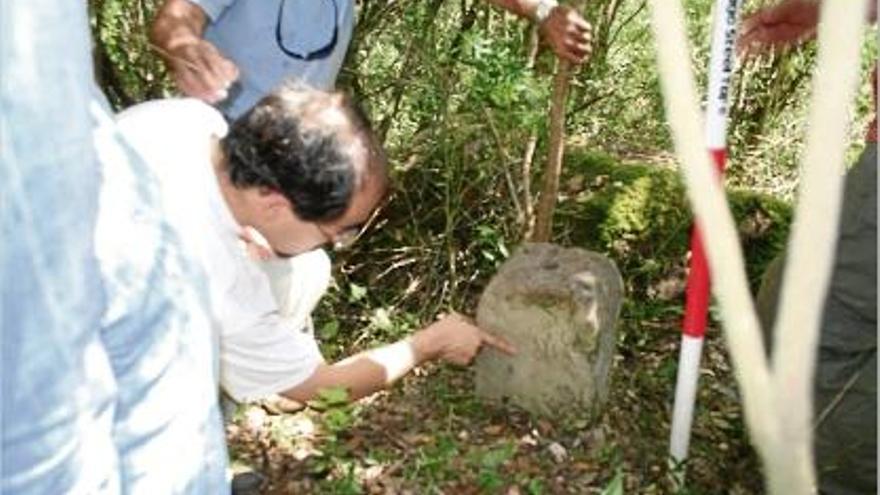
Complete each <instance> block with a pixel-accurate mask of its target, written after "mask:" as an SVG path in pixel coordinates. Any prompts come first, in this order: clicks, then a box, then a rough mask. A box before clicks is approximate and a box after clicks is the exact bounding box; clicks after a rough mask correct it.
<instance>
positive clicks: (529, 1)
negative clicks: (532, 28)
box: [489, 0, 592, 64]
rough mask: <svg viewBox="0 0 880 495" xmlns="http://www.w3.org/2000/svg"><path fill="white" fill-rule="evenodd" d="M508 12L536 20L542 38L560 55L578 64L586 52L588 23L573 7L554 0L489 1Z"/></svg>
mask: <svg viewBox="0 0 880 495" xmlns="http://www.w3.org/2000/svg"><path fill="white" fill-rule="evenodd" d="M489 2H490V3H493V4H495V5H497V6H499V7H501V8H503V9H505V10H507V11H509V12H512V13H514V14H516V15H518V16H520V17H524V18H527V19H530V20H533V21H536V22H540V24H539V29H540V31H541V34H542V35H543V36H544V39H545V40H547V43H548V44H549V45H550V47H551V48H553V51H554V52H556V55H558V56H559V57H560V58H563V59H565V60H568V61H569V62H573V63H576V64H579V63H581V62H583V61H584V60H585V59H586V58H587V57H588V56H589V55H590V50H591V46H590V45H591V43H592V33H591V27H590V24H589V23H588V22H587V21H586V20H585V19H584V18H583V17H582V16H581V15H580V14H579V13H578V12H577V11H575V10H574V9H572V8H570V7H566V6H564V5H557V4H556V0H489Z"/></svg>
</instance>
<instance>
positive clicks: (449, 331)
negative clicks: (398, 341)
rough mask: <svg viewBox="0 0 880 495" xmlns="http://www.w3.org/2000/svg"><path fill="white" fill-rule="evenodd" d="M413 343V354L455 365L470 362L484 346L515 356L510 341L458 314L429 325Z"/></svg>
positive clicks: (417, 335) (419, 333)
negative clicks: (414, 348) (484, 329)
mask: <svg viewBox="0 0 880 495" xmlns="http://www.w3.org/2000/svg"><path fill="white" fill-rule="evenodd" d="M415 340H416V343H415V347H416V352H417V354H418V355H420V357H421V358H422V359H442V360H444V361H448V362H450V363H453V364H458V365H466V364H469V363H470V362H471V361H473V360H474V358H475V357H476V355H477V353H478V352H479V351H480V348H481V347H482V346H483V345H489V346H492V347H494V348H496V349H498V350H499V351H501V352H503V353H505V354H510V355H513V354H515V353H516V350H515V349H514V348H513V346H512V345H510V343H509V342H507V341H506V340H504V339H502V338H501V337H496V336H494V335H492V334H489V333H486V332H484V331H483V330H481V329H480V328H479V327H477V326H476V325H475V324H474V322H473V321H472V320H471V319H470V318H467V317H464V316H462V315H460V314H458V313H452V314H450V315H447V316H444V317H442V318H441V319H440V320H438V321H437V322H435V323H433V324H431V325H429V326H428V327H427V328H425V329H424V330H422V331H420V332H418V333H417V334H416V335H415Z"/></svg>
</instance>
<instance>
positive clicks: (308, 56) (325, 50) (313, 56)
mask: <svg viewBox="0 0 880 495" xmlns="http://www.w3.org/2000/svg"><path fill="white" fill-rule="evenodd" d="M311 1H316V0H311ZM324 1H325V2H328V1H329V2H330V3H331V4H332V5H333V36H332V37H331V38H330V41H329V42H328V43H327V44H326V45H324V46H323V47H321V48H318V49H317V50H314V51H311V52H306V53H298V52H297V51H295V50H293V49H291V48H289V47H288V46H287V45H285V44H284V37H283V36H282V35H281V21H282V19H283V18H284V4H285V3H287V0H281V2H279V5H278V19H277V20H276V22H275V44H277V45H278V49H279V50H281V51H282V52H284V54H285V55H287V56H288V57H292V58H295V59H298V60H305V61H310V60H318V59H322V58H326V57H328V56H329V55H330V53H331V52H332V51H333V48H334V47H335V46H336V38H337V37H338V34H339V27H338V25H337V19H339V17H338V16H339V7H338V6H337V5H336V0H324Z"/></svg>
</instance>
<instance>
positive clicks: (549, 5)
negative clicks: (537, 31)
mask: <svg viewBox="0 0 880 495" xmlns="http://www.w3.org/2000/svg"><path fill="white" fill-rule="evenodd" d="M558 5H559V3H558V2H557V1H556V0H538V5H537V6H536V7H535V14H534V17H535V23H536V24H541V23H542V22H544V20H546V19H547V18H548V17H550V11H552V10H553V9H554V8H555V7H556V6H558Z"/></svg>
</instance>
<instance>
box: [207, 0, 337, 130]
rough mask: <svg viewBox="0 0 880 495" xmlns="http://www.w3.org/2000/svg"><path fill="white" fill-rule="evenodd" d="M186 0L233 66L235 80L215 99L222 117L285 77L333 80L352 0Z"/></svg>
mask: <svg viewBox="0 0 880 495" xmlns="http://www.w3.org/2000/svg"><path fill="white" fill-rule="evenodd" d="M191 1H192V2H193V3H195V4H197V5H199V6H200V7H201V8H202V9H203V10H204V11H205V14H206V15H207V16H208V18H209V19H210V22H209V23H208V26H207V28H206V29H205V39H206V40H208V41H210V42H211V43H213V44H214V45H215V46H216V47H217V48H218V49H219V50H220V51H221V52H222V53H223V54H224V55H225V56H226V57H227V58H229V59H230V60H232V61H233V62H234V63H235V64H236V65H237V66H238V69H239V80H238V84H236V85H235V86H233V88H232V89H231V90H230V96H229V98H227V99H226V100H225V101H223V102H222V103H220V104H219V105H218V108H219V109H220V111H221V112H223V113H224V114H225V115H226V116H227V117H228V118H236V117H238V116H240V115H241V114H243V113H244V112H246V111H248V110H249V109H250V108H251V107H253V106H254V105H255V104H256V103H257V101H259V99H260V98H262V97H263V96H264V95H265V94H266V93H268V92H270V91H272V90H273V89H274V88H275V87H276V86H278V85H279V84H280V83H281V82H283V81H285V80H287V79H289V78H291V77H293V78H297V79H299V80H301V81H303V82H305V83H307V84H309V85H310V86H312V87H315V88H319V89H333V87H334V86H335V83H336V76H337V75H338V74H339V69H340V68H341V67H342V62H343V59H344V58H345V52H346V51H347V50H348V44H349V43H350V42H351V36H352V31H353V30H354V2H353V0H191ZM285 51H286V52H287V53H285ZM291 54H293V55H291ZM309 54H313V55H312V56H311V57H310V56H309ZM300 57H304V58H309V59H308V60H306V59H304V58H300Z"/></svg>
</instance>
